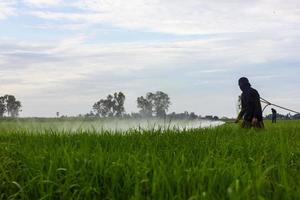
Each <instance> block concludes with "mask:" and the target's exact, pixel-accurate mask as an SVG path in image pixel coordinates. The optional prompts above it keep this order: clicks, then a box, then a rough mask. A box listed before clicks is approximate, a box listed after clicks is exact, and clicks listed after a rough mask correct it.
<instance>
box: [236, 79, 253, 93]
mask: <svg viewBox="0 0 300 200" xmlns="http://www.w3.org/2000/svg"><path fill="white" fill-rule="evenodd" d="M239 86H240V89H241V90H242V91H244V90H246V89H248V88H250V87H251V84H250V83H249V80H248V79H247V78H246V77H242V78H240V79H239Z"/></svg>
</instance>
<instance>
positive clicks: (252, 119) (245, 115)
mask: <svg viewBox="0 0 300 200" xmlns="http://www.w3.org/2000/svg"><path fill="white" fill-rule="evenodd" d="M239 86H240V89H241V90H242V95H241V103H242V106H241V112H240V113H239V115H238V117H237V119H236V121H235V122H236V123H238V122H239V121H240V120H241V119H243V123H242V127H243V128H251V127H254V128H264V123H263V116H262V108H261V103H260V96H259V93H258V92H257V91H256V90H255V89H253V88H252V87H251V84H250V83H249V80H248V79H247V78H245V77H242V78H240V79H239Z"/></svg>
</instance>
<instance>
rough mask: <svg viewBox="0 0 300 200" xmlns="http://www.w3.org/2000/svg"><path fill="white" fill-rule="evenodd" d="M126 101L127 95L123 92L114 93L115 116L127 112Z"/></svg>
mask: <svg viewBox="0 0 300 200" xmlns="http://www.w3.org/2000/svg"><path fill="white" fill-rule="evenodd" d="M124 103H125V95H124V94H123V93H122V92H119V93H117V92H116V93H114V99H113V113H114V115H115V116H117V117H120V116H122V114H123V113H124V112H125V108H124Z"/></svg>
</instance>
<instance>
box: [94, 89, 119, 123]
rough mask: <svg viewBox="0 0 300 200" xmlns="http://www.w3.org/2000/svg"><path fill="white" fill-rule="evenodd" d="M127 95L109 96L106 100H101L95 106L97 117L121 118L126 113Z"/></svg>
mask: <svg viewBox="0 0 300 200" xmlns="http://www.w3.org/2000/svg"><path fill="white" fill-rule="evenodd" d="M124 103H125V95H124V94H123V93H122V92H119V93H117V92H116V93H114V95H108V96H107V97H106V99H100V100H99V101H98V102H96V103H95V104H94V105H93V110H94V112H95V113H96V115H98V116H101V117H113V116H117V117H120V116H122V114H123V113H124V112H125V108H124Z"/></svg>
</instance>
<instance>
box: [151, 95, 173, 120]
mask: <svg viewBox="0 0 300 200" xmlns="http://www.w3.org/2000/svg"><path fill="white" fill-rule="evenodd" d="M170 104H171V102H170V97H169V96H168V95H167V94H166V93H164V92H161V91H157V92H156V93H155V95H154V101H153V105H154V110H155V113H156V116H157V117H165V116H166V111H167V110H168V109H169V106H170Z"/></svg>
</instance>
